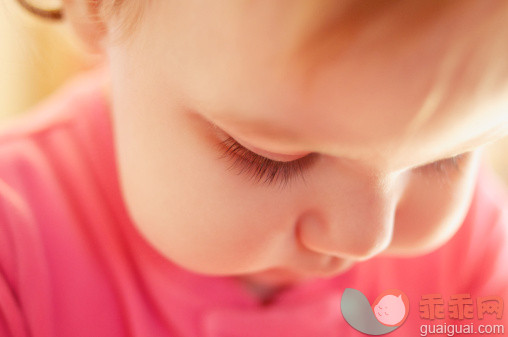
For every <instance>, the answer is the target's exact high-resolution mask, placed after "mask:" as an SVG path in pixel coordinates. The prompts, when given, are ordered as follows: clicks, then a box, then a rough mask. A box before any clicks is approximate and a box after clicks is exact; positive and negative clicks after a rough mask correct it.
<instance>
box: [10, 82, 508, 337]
mask: <svg viewBox="0 0 508 337" xmlns="http://www.w3.org/2000/svg"><path fill="white" fill-rule="evenodd" d="M100 83H101V82H100V76H98V75H97V74H95V73H91V74H86V75H83V76H80V77H78V78H77V79H76V80H75V81H73V83H71V84H70V85H68V86H67V87H66V88H65V89H63V90H62V91H60V92H59V93H57V94H56V95H54V96H53V97H52V98H50V99H49V100H48V101H46V102H45V103H44V104H42V105H40V106H39V107H38V108H37V109H36V113H35V114H31V115H30V116H29V117H26V118H24V119H23V120H22V122H20V123H17V124H16V125H15V126H11V127H10V128H9V129H8V130H7V131H3V132H2V135H1V136H0V337H4V336H9V337H25V336H33V337H50V336H51V337H69V336H72V337H81V336H93V337H99V336H108V337H117V336H139V337H147V336H150V337H153V336H183V337H188V336H207V337H232V336H242V337H249V336H256V337H258V336H268V337H270V336H291V337H298V336H313V337H314V336H364V335H363V334H361V333H359V332H357V331H356V330H354V329H353V328H351V327H350V326H349V325H348V324H347V323H346V322H345V320H344V318H343V316H342V314H341V310H340V301H341V296H342V293H343V291H344V289H345V288H354V289H358V290H360V291H361V292H363V293H364V294H365V295H366V296H367V298H368V299H369V301H370V302H371V303H372V301H373V300H374V299H375V298H376V297H377V295H378V294H379V293H381V292H382V291H383V290H385V289H390V288H396V289H400V290H402V291H404V292H405V293H406V294H407V295H408V296H409V299H410V311H409V316H408V319H407V321H406V322H405V323H404V324H403V325H402V326H401V327H400V328H399V329H398V330H396V331H394V332H392V333H390V334H389V335H390V336H417V335H420V329H421V325H422V324H443V322H447V323H448V324H471V323H474V324H480V323H482V322H483V323H485V324H504V325H505V328H507V331H506V333H507V334H508V325H507V324H506V321H507V320H506V319H507V316H508V313H504V315H503V317H502V319H497V318H495V317H493V316H494V315H486V318H484V319H483V320H478V319H477V311H478V308H476V307H475V319H474V320H468V319H464V320H453V319H449V318H448V316H447V318H446V320H434V321H431V320H428V319H424V318H422V317H420V315H421V314H422V312H423V311H422V312H420V309H421V307H420V300H421V296H423V295H425V294H439V295H442V297H443V299H444V301H445V303H446V302H447V301H448V300H449V298H450V296H451V295H454V294H463V293H466V294H470V295H471V298H472V300H473V302H475V303H476V299H477V298H478V297H482V296H490V295H497V296H501V297H503V298H504V299H507V300H508V296H506V295H507V294H508V291H507V290H508V267H507V266H508V237H507V232H508V231H507V223H508V221H507V217H506V212H504V213H503V209H505V210H506V204H507V202H506V200H507V199H506V197H505V195H504V194H503V192H502V191H501V189H500V188H499V183H498V182H497V181H496V180H495V179H494V178H493V176H492V175H490V174H489V173H488V170H486V169H485V168H483V169H482V172H481V174H480V177H479V179H478V184H477V188H476V192H475V195H474V199H473V201H472V204H471V207H470V209H469V213H468V215H467V218H466V220H465V222H464V224H463V226H462V227H461V229H460V230H459V232H458V233H457V234H456V235H455V236H454V237H453V238H452V239H451V240H450V241H449V242H448V243H446V244H445V245H444V246H443V247H441V248H439V249H438V250H436V251H434V252H432V253H430V254H427V255H424V256H420V257H413V258H404V259H403V258H388V257H377V258H374V259H371V260H369V261H367V262H364V263H360V264H358V265H357V266H355V267H353V268H352V269H351V270H350V271H348V272H347V273H345V274H342V275H339V276H337V277H334V278H331V279H322V280H315V281H311V282H307V283H304V284H302V285H299V286H297V287H294V288H292V289H289V290H287V291H285V292H282V293H280V294H279V295H278V296H277V297H276V298H275V299H274V301H273V302H271V303H270V304H268V305H261V304H260V303H258V301H257V299H256V298H255V297H254V296H253V295H251V294H250V293H249V292H248V291H246V290H245V289H244V288H243V287H242V286H241V285H240V284H239V283H238V282H237V281H236V280H235V278H232V277H208V276H202V275H197V274H194V273H192V272H189V271H186V270H183V269H181V268H179V267H177V266H176V265H174V264H173V263H172V262H171V261H169V260H168V259H166V258H164V257H163V256H162V255H160V254H159V253H158V252H157V251H156V250H155V249H154V248H153V247H151V246H150V245H149V243H148V242H147V241H145V240H144V239H143V237H142V236H141V235H140V234H139V233H138V232H137V230H136V229H135V227H134V226H133V224H132V222H131V220H130V218H129V216H128V213H127V212H126V209H125V208H124V207H125V206H124V203H123V199H122V196H121V193H120V190H119V185H118V177H117V170H116V166H115V148H114V143H113V141H112V140H113V139H112V133H111V124H110V123H111V122H110V116H109V110H108V104H107V101H106V100H105V99H104V97H103V95H102V93H101V91H100ZM507 305H508V303H507ZM422 310H423V309H422ZM444 310H445V313H446V314H447V315H448V308H447V307H446V306H445V307H444ZM504 311H507V310H504ZM429 336H431V335H430V334H429Z"/></svg>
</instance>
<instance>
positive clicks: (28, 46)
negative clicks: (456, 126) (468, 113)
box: [0, 0, 508, 186]
mask: <svg viewBox="0 0 508 337" xmlns="http://www.w3.org/2000/svg"><path fill="white" fill-rule="evenodd" d="M58 3H59V1H56V4H57V6H58ZM96 62H97V59H95V58H93V57H91V56H89V55H87V54H86V53H85V52H84V49H83V48H82V46H80V45H79V42H78V41H77V39H75V38H74V37H73V35H72V32H71V30H70V27H69V26H68V25H67V24H65V23H59V22H51V21H47V20H42V19H39V18H37V17H34V16H32V15H31V14H30V13H27V12H26V11H25V10H23V9H21V8H20V7H19V5H18V4H17V3H16V1H15V0H0V74H1V75H0V129H1V128H3V127H5V126H6V125H7V124H8V122H9V120H11V119H13V118H16V116H19V115H20V114H22V113H26V111H28V110H30V108H31V107H32V106H34V105H35V104H37V102H39V101H40V100H42V99H44V97H46V96H47V95H49V94H50V93H51V92H53V91H54V90H55V89H57V88H58V87H59V86H61V85H62V83H64V82H65V81H66V80H67V79H68V78H69V77H72V76H73V74H75V73H76V72H79V71H83V70H86V69H89V68H91V67H93V66H94V64H95V63H96ZM507 99H508V98H507ZM507 113H508V112H507ZM486 159H487V160H488V161H489V162H490V163H491V165H492V166H493V168H494V169H495V170H496V171H497V172H498V173H499V175H500V176H501V177H502V178H503V179H504V181H505V185H506V186H508V137H506V138H505V139H503V140H501V141H498V142H496V143H494V144H492V145H489V146H488V148H487V151H486Z"/></svg>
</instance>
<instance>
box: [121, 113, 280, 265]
mask: <svg viewBox="0 0 508 337" xmlns="http://www.w3.org/2000/svg"><path fill="white" fill-rule="evenodd" d="M181 115H184V113H182V114H181ZM127 118H128V117H126V116H124V117H119V120H118V121H117V123H116V125H117V130H116V134H117V139H118V150H119V154H120V157H119V166H120V171H121V184H122V186H123V189H124V195H125V199H126V205H127V208H128V210H129V212H130V214H131V217H132V218H133V220H134V222H135V224H136V226H137V228H138V230H139V231H140V233H141V234H142V235H143V236H144V237H145V238H146V239H147V240H148V241H149V243H151V244H152V245H153V246H154V247H155V248H156V249H157V250H158V251H159V252H160V253H162V254H163V255H164V256H165V257H167V258H169V259H171V260H172V261H173V262H175V263H177V264H179V265H181V266H183V267H184V268H187V269H190V270H193V271H196V272H201V273H207V274H231V273H242V272H249V271H253V270H255V269H259V268H262V267H266V266H267V265H269V264H270V263H273V262H274V261H276V259H277V258H278V257H280V256H281V252H278V251H275V249H279V248H278V247H286V248H287V247H288V242H290V237H289V233H290V232H289V231H287V227H288V226H289V225H290V221H289V219H290V217H289V216H288V214H289V213H290V212H289V207H285V206H284V204H283V203H281V202H280V200H279V198H280V195H279V194H278V193H274V192H273V191H271V190H270V189H267V188H266V187H262V186H256V185H254V184H253V183H251V182H249V181H247V179H246V177H245V176H243V175H236V174H235V172H234V171H233V172H231V171H228V167H229V164H228V162H227V161H225V160H224V159H220V156H221V153H220V152H219V151H218V150H217V149H216V148H215V145H212V144H215V143H214V142H215V141H216V140H213V139H209V138H210V137H211V136H210V134H208V133H207V132H206V129H204V128H202V126H201V125H196V123H198V122H196V121H194V120H183V119H182V118H180V117H178V116H177V115H176V114H175V115H172V116H171V123H168V124H164V123H150V122H149V119H148V118H142V119H138V120H127ZM123 119H125V120H123ZM124 125H129V128H125V127H122V126H124ZM196 130H199V131H198V132H197V131H196ZM132 134H136V135H138V137H130V135H132ZM161 144H164V146H163V147H161ZM276 203H277V204H278V205H279V207H273V205H274V204H276ZM288 205H289V204H288Z"/></svg>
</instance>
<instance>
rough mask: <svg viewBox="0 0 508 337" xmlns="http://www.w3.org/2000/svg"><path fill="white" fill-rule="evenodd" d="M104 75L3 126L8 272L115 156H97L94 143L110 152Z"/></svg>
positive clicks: (81, 81) (89, 76)
mask: <svg viewBox="0 0 508 337" xmlns="http://www.w3.org/2000/svg"><path fill="white" fill-rule="evenodd" d="M102 74H103V73H102V71H100V72H99V71H93V72H89V73H86V74H83V75H80V76H78V77H76V78H75V79H74V80H72V81H71V82H70V83H69V84H67V85H66V86H65V87H63V88H62V89H61V90H59V91H58V92H57V93H55V94H54V95H52V96H51V97H50V98H48V99H47V100H46V101H44V102H42V103H41V104H40V105H39V106H37V107H36V108H35V109H34V111H32V112H31V113H29V114H26V115H25V116H23V117H22V118H20V119H17V120H14V121H12V122H10V123H9V124H8V125H7V126H4V127H3V128H2V130H1V131H0V264H1V265H2V266H1V267H2V268H5V269H6V270H7V269H8V270H9V271H10V272H6V270H4V272H5V273H6V274H9V275H14V274H15V272H14V268H15V266H14V261H16V263H18V267H19V254H20V253H19V252H20V251H21V250H23V251H26V252H28V251H30V250H29V249H25V248H27V247H31V248H35V247H37V245H38V244H37V243H36V242H35V241H36V240H39V239H41V237H42V235H41V230H47V227H48V226H49V225H51V226H54V225H55V223H58V222H63V221H64V219H65V217H66V212H67V213H69V212H71V206H69V204H70V203H71V202H72V200H73V199H77V198H78V197H77V196H78V195H79V194H80V193H82V192H83V189H84V191H85V192H86V187H87V186H96V185H98V184H97V183H96V184H92V183H91V181H92V179H93V178H92V177H96V176H97V174H96V172H97V171H104V170H101V169H102V168H103V166H104V165H105V163H104V161H105V159H104V158H106V157H107V156H108V155H109V154H105V153H103V154H102V157H101V153H99V154H97V155H93V156H92V155H91V153H93V152H94V148H99V149H100V151H104V137H107V135H104V131H101V130H96V129H97V128H98V129H101V128H103V129H108V127H109V124H108V121H107V118H106V107H105V102H104V97H100V92H101V90H100V85H101V83H102V82H101V81H102V77H101V76H102ZM100 151H99V152H100ZM90 188H91V187H89V189H90ZM41 240H42V239H41ZM32 250H33V249H32ZM12 254H17V255H18V256H16V258H14V257H13V256H11V255H12Z"/></svg>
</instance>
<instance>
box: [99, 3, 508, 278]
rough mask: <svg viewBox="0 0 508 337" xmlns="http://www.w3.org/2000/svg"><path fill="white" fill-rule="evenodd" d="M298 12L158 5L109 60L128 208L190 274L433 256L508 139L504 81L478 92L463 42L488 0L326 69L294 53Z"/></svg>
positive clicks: (471, 48) (468, 41)
mask: <svg viewBox="0 0 508 337" xmlns="http://www.w3.org/2000/svg"><path fill="white" fill-rule="evenodd" d="M296 3H299V1H270V0H266V1H256V2H251V1H236V0H235V1H233V0H232V1H154V2H152V5H151V6H149V7H148V8H147V10H146V12H145V16H144V19H143V20H142V21H141V23H140V25H139V27H138V30H137V34H136V35H133V36H132V37H131V39H130V44H120V45H118V46H113V45H110V46H109V47H108V48H107V53H108V57H109V60H110V63H111V73H112V78H113V82H112V99H113V104H114V125H115V133H116V134H115V136H116V142H117V143H116V144H117V149H118V153H119V167H120V171H121V183H122V186H123V189H124V193H125V198H126V203H127V207H128V209H129V211H130V212H131V215H132V217H133V220H134V221H135V223H136V225H137V227H138V228H139V230H140V231H141V233H143V234H144V235H145V237H146V238H147V240H148V241H149V242H150V243H152V244H153V245H154V246H155V247H156V248H157V249H158V250H160V252H161V253H162V254H164V255H165V256H167V257H168V258H170V259H171V260H173V261H174V262H176V263H177V264H180V265H181V266H183V267H185V268H187V269H190V270H193V271H196V272H199V273H205V274H212V275H244V276H248V277H250V278H253V279H258V280H260V281H262V280H265V281H270V282H274V283H276V282H286V281H287V282H289V281H294V280H296V279H298V278H306V277H316V276H328V275H334V274H336V273H339V272H341V271H344V270H345V269H346V268H348V267H349V266H351V265H352V264H354V263H355V262H357V261H361V260H365V259H368V258H371V257H373V256H375V255H377V254H380V253H394V254H402V255H408V254H414V253H421V252H426V251H428V250H430V249H432V248H434V247H437V246H439V245H440V244H442V243H444V242H445V241H446V240H447V239H448V238H449V237H450V236H451V235H452V234H453V233H454V232H455V231H456V230H457V228H458V227H459V226H460V224H461V222H462V220H463V217H464V216H465V213H466V211H467V208H468V203H469V201H470V197H471V195H472V191H473V187H474V176H475V174H476V172H477V168H478V163H479V156H478V151H477V150H475V149H477V148H478V147H479V146H481V145H483V144H485V143H486V142H489V141H491V140H493V139H494V138H495V137H499V136H500V134H501V133H503V132H506V129H503V128H501V129H500V128H498V129H497V130H496V132H493V130H495V129H496V126H499V125H500V122H499V121H500V118H501V117H502V115H501V113H500V112H498V110H497V108H498V107H499V106H500V104H502V101H501V100H500V99H499V97H500V95H499V96H495V95H493V94H492V95H491V93H492V92H493V91H494V90H493V89H494V88H496V89H498V90H499V92H501V91H502V90H504V92H506V82H500V81H497V82H496V81H490V82H488V83H484V84H485V85H487V87H485V89H486V90H485V91H479V90H476V88H475V86H476V84H477V83H478V81H479V78H478V77H476V76H477V75H478V73H475V72H474V70H477V68H476V67H477V66H481V65H482V64H480V62H481V61H482V60H483V59H482V58H481V57H478V58H477V59H476V56H477V55H476V54H475V50H476V48H475V43H476V42H478V41H481V40H482V39H483V37H482V36H476V35H474V34H471V33H469V35H468V36H470V38H469V37H468V36H463V33H462V30H461V27H462V26H466V27H469V28H470V29H471V30H472V31H473V30H474V27H475V25H476V22H478V20H476V19H477V18H478V15H483V14H485V13H483V12H482V11H484V10H486V9H485V8H483V7H482V6H481V3H482V2H478V3H479V4H476V5H475V6H476V7H475V8H473V6H472V5H469V7H471V8H469V7H464V8H462V11H461V12H460V13H458V14H446V17H444V18H441V19H436V20H435V22H434V23H433V24H431V25H429V26H426V28H425V30H424V31H423V32H420V33H419V34H420V35H416V36H415V37H413V38H410V39H409V40H405V41H406V42H405V44H404V45H402V46H399V47H400V48H399V47H397V48H395V46H397V44H396V43H395V44H390V43H389V42H390V40H391V39H393V36H391V35H389V34H388V35H387V34H385V35H383V34H380V35H379V36H377V35H369V34H365V35H364V36H363V38H359V40H354V39H353V40H350V41H349V42H348V44H344V45H343V48H342V49H341V48H335V49H334V48H331V49H330V53H329V55H328V56H329V57H328V58H327V60H326V62H323V63H319V62H318V63H316V64H313V65H311V64H310V63H309V62H312V60H317V59H318V58H312V57H304V56H302V57H300V58H298V55H296V54H294V53H291V52H289V51H290V50H296V49H291V48H293V47H294V46H296V45H298V39H293V40H291V41H288V40H290V39H288V36H289V35H290V33H294V32H290V30H291V28H288V27H293V26H292V25H290V21H291V18H292V16H291V14H290V13H292V11H291V10H292V9H293V6H294V4H296ZM480 21H481V20H480ZM445 23H447V24H445ZM451 23H454V24H451ZM471 27H472V28H471ZM304 33H305V32H304ZM392 33H393V32H392ZM303 35H304V34H303ZM359 36H360V35H359ZM455 41H460V43H462V45H460V46H459V47H460V48H457V50H456V52H458V54H454V55H452V56H453V57H455V56H456V57H458V58H459V59H460V60H461V61H462V62H460V64H458V65H456V64H455V63H454V60H451V61H452V62H451V63H448V62H449V61H450V59H449V58H446V57H444V55H447V57H448V56H450V55H451V54H452V53H448V52H447V48H452V47H454V46H456V44H455ZM482 41H484V40H482ZM340 42H341V40H340V36H339V37H338V40H337V44H338V45H339V44H340ZM390 45H391V46H392V47H387V46H390ZM461 48H462V49H461ZM480 56H481V55H480ZM316 62H317V61H316ZM475 62H476V63H475ZM477 63H478V65H477ZM450 65H452V67H450ZM454 65H456V68H453V66H454ZM469 67H472V68H469ZM309 69H310V70H309ZM471 69H472V70H471ZM480 75H481V73H480ZM504 75H506V74H504ZM482 83H483V82H482ZM488 85H490V86H491V87H488ZM487 99H490V100H489V101H488V103H489V104H488V105H482V103H483V102H485V101H487ZM212 125H215V126H216V127H212ZM230 137H232V138H230ZM221 141H225V142H224V143H223V144H222V145H220V144H221ZM235 141H237V142H238V143H240V144H241V146H243V147H245V148H246V149H245V148H242V147H238V145H236V143H235ZM228 147H229V150H227V148H228ZM460 154H464V155H461V156H459V157H457V158H456V159H455V160H452V159H450V158H451V157H453V156H455V155H460ZM262 157H266V158H268V159H263V158H262ZM274 161H279V162H274ZM281 162H283V163H281ZM433 162H435V163H433ZM231 166H232V167H231ZM230 167H231V169H230ZM263 170H264V171H263ZM302 176H303V177H302ZM252 177H253V178H252ZM271 177H272V178H273V180H272V181H271V182H270V181H269V182H265V180H271ZM258 178H259V179H260V181H259V182H258Z"/></svg>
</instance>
